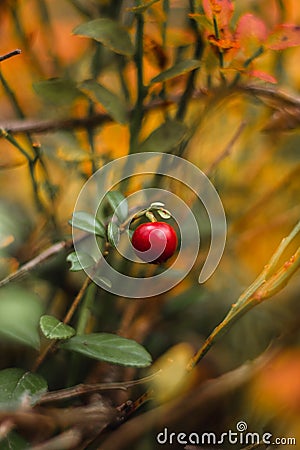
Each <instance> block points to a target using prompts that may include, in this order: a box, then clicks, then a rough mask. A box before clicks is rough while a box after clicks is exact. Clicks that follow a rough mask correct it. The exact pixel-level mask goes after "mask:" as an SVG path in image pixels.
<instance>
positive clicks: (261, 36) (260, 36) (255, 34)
mask: <svg viewBox="0 0 300 450" xmlns="http://www.w3.org/2000/svg"><path fill="white" fill-rule="evenodd" d="M267 37H268V30H267V27H266V25H265V23H264V22H263V21H262V20H261V19H259V18H258V17H256V16H254V15H253V14H250V13H249V14H245V15H243V16H242V17H241V18H240V19H239V21H238V23H237V26H236V32H235V38H236V40H237V41H238V43H239V44H240V46H241V48H242V49H243V50H245V49H249V47H252V51H253V50H254V48H255V47H258V46H259V45H260V44H261V43H262V42H264V41H266V39H267Z"/></svg>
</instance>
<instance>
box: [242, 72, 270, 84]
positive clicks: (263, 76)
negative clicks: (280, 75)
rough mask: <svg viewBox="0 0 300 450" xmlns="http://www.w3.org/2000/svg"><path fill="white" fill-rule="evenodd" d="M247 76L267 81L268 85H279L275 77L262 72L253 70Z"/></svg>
mask: <svg viewBox="0 0 300 450" xmlns="http://www.w3.org/2000/svg"><path fill="white" fill-rule="evenodd" d="M247 75H248V76H249V77H252V78H259V79H260V80H263V81H266V82H267V83H274V84H276V83H277V80H276V78H275V77H273V76H272V75H270V74H269V73H267V72H264V71H262V70H251V71H250V72H248V73H247Z"/></svg>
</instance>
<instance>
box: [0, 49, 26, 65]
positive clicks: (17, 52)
mask: <svg viewBox="0 0 300 450" xmlns="http://www.w3.org/2000/svg"><path fill="white" fill-rule="evenodd" d="M20 53H22V52H21V50H20V49H19V48H16V50H13V51H11V52H8V53H5V55H2V56H0V62H2V61H5V60H6V59H9V58H11V57H12V56H16V55H19V54H20Z"/></svg>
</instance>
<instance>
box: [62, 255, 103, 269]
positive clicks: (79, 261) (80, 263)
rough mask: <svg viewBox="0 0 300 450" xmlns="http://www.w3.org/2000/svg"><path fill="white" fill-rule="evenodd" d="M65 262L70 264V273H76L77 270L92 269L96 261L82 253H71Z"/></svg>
mask: <svg viewBox="0 0 300 450" xmlns="http://www.w3.org/2000/svg"><path fill="white" fill-rule="evenodd" d="M67 261H68V262H70V263H71V267H70V271H71V272H78V271H79V270H83V269H87V268H88V267H92V266H93V265H94V264H95V263H96V261H95V260H94V259H93V258H92V257H91V256H90V255H89V254H88V253H84V252H72V253H70V254H69V255H68V256H67Z"/></svg>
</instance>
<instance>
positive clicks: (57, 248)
mask: <svg viewBox="0 0 300 450" xmlns="http://www.w3.org/2000/svg"><path fill="white" fill-rule="evenodd" d="M72 247H73V240H72V239H69V240H67V241H61V242H57V243H56V244H54V245H52V246H51V247H49V248H47V249H46V250H45V251H43V252H42V253H40V254H39V255H38V256H36V257H35V258H33V259H31V260H30V261H28V262H27V263H25V264H23V266H21V267H20V268H19V269H18V270H16V272H14V273H11V274H10V275H8V276H7V277H6V278H3V280H1V281H0V287H2V286H5V285H6V284H8V283H11V282H12V281H16V280H19V279H20V278H22V277H23V276H24V275H26V274H27V273H28V272H30V271H31V270H33V269H35V268H36V267H37V266H39V265H40V264H42V263H43V262H45V261H47V260H48V259H49V258H51V257H52V256H55V255H57V254H58V253H59V252H61V251H62V250H69V249H71V248H72Z"/></svg>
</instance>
